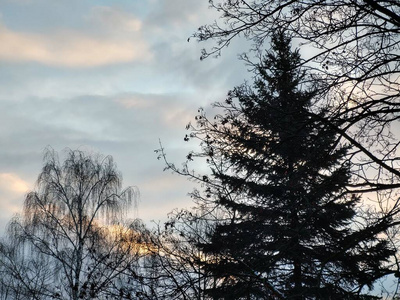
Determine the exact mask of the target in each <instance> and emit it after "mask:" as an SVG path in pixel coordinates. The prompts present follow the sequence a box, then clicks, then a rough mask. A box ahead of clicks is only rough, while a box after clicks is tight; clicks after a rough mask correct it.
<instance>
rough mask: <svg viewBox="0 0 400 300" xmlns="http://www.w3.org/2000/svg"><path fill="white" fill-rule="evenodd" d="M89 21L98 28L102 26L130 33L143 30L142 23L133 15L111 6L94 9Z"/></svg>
mask: <svg viewBox="0 0 400 300" xmlns="http://www.w3.org/2000/svg"><path fill="white" fill-rule="evenodd" d="M87 19H88V20H89V22H91V23H93V24H94V25H95V26H96V27H97V26H99V25H100V26H102V27H103V28H102V29H104V28H108V29H112V30H114V31H117V30H118V31H121V30H122V31H128V32H139V31H140V30H141V29H142V22H141V21H140V20H139V19H138V18H136V17H135V16H134V15H133V14H130V13H127V12H125V11H122V10H119V9H117V8H113V7H109V6H96V7H93V8H92V10H91V13H90V14H89V16H88V17H87Z"/></svg>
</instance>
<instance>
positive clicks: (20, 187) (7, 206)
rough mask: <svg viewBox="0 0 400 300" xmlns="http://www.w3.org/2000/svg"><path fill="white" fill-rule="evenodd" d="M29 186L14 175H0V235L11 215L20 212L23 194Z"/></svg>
mask: <svg viewBox="0 0 400 300" xmlns="http://www.w3.org/2000/svg"><path fill="white" fill-rule="evenodd" d="M29 190H30V185H29V184H28V183H27V182H25V181H24V180H23V179H21V178H20V177H19V176H18V175H17V174H15V173H0V210H1V211H2V213H1V215H0V233H2V231H3V230H4V229H5V227H6V224H7V223H8V222H10V220H11V218H12V216H13V215H15V214H16V213H20V212H21V211H22V203H23V200H24V196H25V194H26V193H27V192H28V191H29Z"/></svg>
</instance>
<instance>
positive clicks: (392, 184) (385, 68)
mask: <svg viewBox="0 0 400 300" xmlns="http://www.w3.org/2000/svg"><path fill="white" fill-rule="evenodd" d="M209 3H210V6H211V7H212V8H213V9H215V10H217V11H218V12H219V13H220V16H221V19H222V21H221V22H219V21H216V22H214V23H213V24H208V25H204V26H201V27H200V28H199V30H198V31H197V32H196V33H195V34H194V36H195V37H196V38H197V39H198V40H200V41H206V40H210V39H212V40H214V41H215V42H216V44H215V47H214V48H212V49H209V50H204V52H203V53H202V58H205V57H207V56H209V55H213V54H216V55H218V54H220V52H221V50H222V49H223V48H224V47H226V46H228V45H229V44H230V42H231V41H232V40H233V39H235V38H238V37H245V38H247V39H249V40H251V41H252V42H253V45H254V49H256V50H259V49H262V47H263V45H264V44H265V43H268V42H269V40H270V39H271V37H272V36H274V34H275V33H276V32H277V31H279V30H285V31H286V33H287V34H288V35H289V36H290V37H292V38H293V39H296V40H297V41H298V43H299V44H300V47H301V49H302V50H303V53H304V54H306V56H307V57H306V59H304V60H302V61H299V64H301V65H303V67H305V68H307V69H308V70H309V71H310V74H312V75H313V78H312V80H313V81H314V82H315V81H319V82H320V85H319V102H320V103H322V106H325V107H329V112H327V115H328V114H329V115H331V117H330V118H329V119H335V120H336V121H335V122H334V123H331V124H329V125H330V126H331V127H334V128H336V132H337V133H338V134H339V135H340V136H341V138H342V139H344V140H346V142H348V143H350V144H352V145H353V152H354V155H352V157H351V160H352V164H353V165H356V166H357V168H358V170H359V172H358V174H357V180H356V181H355V182H354V184H353V189H354V191H355V192H372V191H373V192H377V193H378V196H377V198H378V199H379V201H380V202H381V206H382V207H386V206H392V207H393V206H394V205H396V203H397V202H396V201H393V199H397V198H398V197H397V193H398V188H399V186H400V185H399V178H400V172H399V164H398V157H397V155H396V154H395V153H396V152H397V151H398V150H399V149H398V145H399V142H398V141H399V138H398V133H397V132H395V131H392V130H391V128H393V127H394V126H395V121H397V120H398V118H399V105H398V103H399V81H398V77H399V72H400V68H399V66H400V64H399V62H400V56H399V55H398V53H399V50H400V28H399V26H400V4H399V2H398V1H392V0H387V1H372V0H363V1H362V0H357V1H354V0H328V1H315V0H306V1H278V0H242V1H223V0H210V1H209ZM315 99H318V97H316V98H315ZM325 122H329V120H328V119H327V118H325ZM382 211H384V210H382Z"/></svg>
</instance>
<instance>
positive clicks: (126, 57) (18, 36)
mask: <svg viewBox="0 0 400 300" xmlns="http://www.w3.org/2000/svg"><path fill="white" fill-rule="evenodd" d="M0 40H1V41H2V42H1V44H0V60H3V61H13V62H25V61H34V62H39V63H43V64H46V65H56V66H64V67H94V66H100V65H107V64H113V63H123V62H131V61H137V60H149V59H151V57H152V55H151V53H150V50H149V47H148V45H147V43H146V42H145V41H144V40H143V39H141V38H140V37H139V36H136V37H132V38H131V39H118V38H112V37H92V36H88V35H85V34H82V33H79V32H73V31H57V32H55V33H52V34H49V35H44V34H33V33H22V32H16V31H12V30H9V29H8V28H6V27H4V26H0Z"/></svg>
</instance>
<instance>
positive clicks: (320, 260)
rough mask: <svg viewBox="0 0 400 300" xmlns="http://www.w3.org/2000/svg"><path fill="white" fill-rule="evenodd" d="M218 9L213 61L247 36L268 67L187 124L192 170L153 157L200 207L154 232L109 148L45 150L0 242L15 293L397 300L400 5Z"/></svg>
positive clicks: (217, 4) (210, 28)
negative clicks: (130, 213)
mask: <svg viewBox="0 0 400 300" xmlns="http://www.w3.org/2000/svg"><path fill="white" fill-rule="evenodd" d="M210 4H211V7H213V8H215V9H217V10H218V11H219V12H221V17H222V18H223V22H222V24H223V25H220V24H219V23H217V22H216V23H214V24H211V25H206V26H203V27H200V28H199V31H198V32H197V33H196V34H195V37H197V38H198V39H199V40H208V39H215V40H216V46H215V48H213V49H210V50H208V51H207V50H204V51H203V53H202V58H206V57H207V56H209V55H213V54H217V55H218V54H220V53H221V51H223V50H224V48H225V47H226V46H228V45H229V43H230V41H231V40H232V39H234V38H236V37H237V36H240V35H242V36H244V37H245V38H248V39H249V40H251V41H253V42H254V49H253V50H255V51H253V52H249V53H259V61H258V62H254V61H251V60H250V59H249V58H248V57H247V55H244V56H243V57H242V58H243V59H245V60H246V61H247V62H248V63H249V64H250V66H251V69H252V71H251V72H253V74H252V75H253V78H254V82H253V83H252V84H248V83H245V84H243V85H241V86H238V87H235V88H234V89H232V90H231V91H230V92H229V93H228V95H227V98H226V100H225V101H224V102H217V103H215V104H214V105H215V111H216V112H218V113H216V114H215V115H212V116H208V115H207V114H206V113H205V112H204V111H203V110H201V109H200V110H199V114H198V115H197V116H196V117H195V122H194V123H193V124H189V125H188V127H187V129H188V130H189V133H188V135H186V136H185V137H184V140H185V141H188V142H190V141H195V142H196V143H199V144H200V150H199V151H192V152H189V153H188V155H187V157H186V162H185V163H184V164H183V167H180V168H178V167H176V166H175V165H174V164H173V163H170V162H169V161H168V159H167V156H166V154H165V152H164V149H163V148H162V147H161V148H160V149H158V150H156V152H157V154H158V158H160V159H161V160H163V161H164V162H165V164H166V169H167V170H172V171H173V172H175V173H177V174H179V175H181V176H186V177H187V178H188V179H190V180H193V181H195V182H197V183H198V184H199V185H198V189H196V190H194V191H193V192H192V193H191V196H192V199H193V201H194V203H195V207H194V208H193V209H192V210H177V211H174V212H172V213H171V214H170V215H169V219H168V221H167V222H166V223H165V224H163V225H162V226H159V227H158V228H155V229H151V230H150V229H147V228H146V227H145V226H144V225H143V224H142V223H141V222H140V221H139V220H133V221H132V220H131V221H129V220H127V219H126V215H125V214H124V213H125V212H126V211H127V208H128V207H129V206H130V205H132V204H135V199H137V198H136V197H137V193H138V192H137V190H136V189H134V188H128V189H122V186H121V181H122V179H121V178H122V177H121V174H120V173H119V172H118V171H117V170H116V167H115V165H114V163H113V161H112V158H111V157H102V156H99V155H97V156H95V155H89V154H87V153H84V152H81V151H78V150H68V151H66V157H65V159H64V160H62V161H60V160H59V158H58V156H57V153H55V152H54V151H52V150H51V149H49V150H48V151H47V152H46V154H45V160H44V161H45V163H44V166H43V170H42V172H41V174H40V175H39V177H38V181H37V185H36V189H35V191H33V192H31V193H29V194H28V195H27V197H26V199H25V203H24V209H23V214H22V215H20V216H18V217H15V218H14V219H13V220H12V221H11V223H10V225H9V228H8V231H7V236H6V237H5V239H4V240H3V242H2V243H1V249H0V250H1V251H0V255H1V257H0V272H1V276H0V284H1V286H0V287H1V296H2V297H3V299H74V300H75V299H76V300H77V299H296V300H297V299H298V300H300V299H301V300H305V299H384V298H387V299H395V298H396V295H397V288H398V286H397V284H398V282H397V279H395V278H396V277H400V272H399V271H400V270H399V263H398V253H399V252H398V249H399V235H398V230H399V227H398V225H399V220H400V219H399V212H400V204H399V187H400V180H399V179H400V178H399V176H400V169H399V167H400V166H399V159H398V152H397V151H398V145H399V139H398V134H399V133H398V132H397V131H398V129H397V130H396V126H398V125H397V120H398V118H399V111H400V110H399V103H400V102H399V91H400V86H399V85H400V82H399V76H398V75H399V68H400V56H399V53H400V49H399V42H400V41H399V33H400V32H399V25H400V4H399V3H398V2H396V1H353V0H338V1H333V0H332V1H314V0H309V1H308V0H306V1H275V0H271V1H266V0H257V1H256V0H253V1H246V0H241V1H210ZM293 41H296V42H299V48H298V49H295V47H293V46H292V43H293ZM266 45H269V46H266ZM264 48H266V50H264ZM303 49H306V50H307V51H311V52H312V53H313V54H312V55H311V57H310V55H308V57H307V59H302V58H301V56H300V52H301V51H302V50H303ZM193 161H195V162H196V165H197V166H198V165H199V164H205V165H206V166H207V169H208V171H207V172H206V173H204V174H203V173H201V172H197V171H196V170H193V167H192V162H193ZM202 169H204V168H202ZM381 281H385V284H384V285H383V286H380V282H381ZM391 283H394V285H390V284H391Z"/></svg>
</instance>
